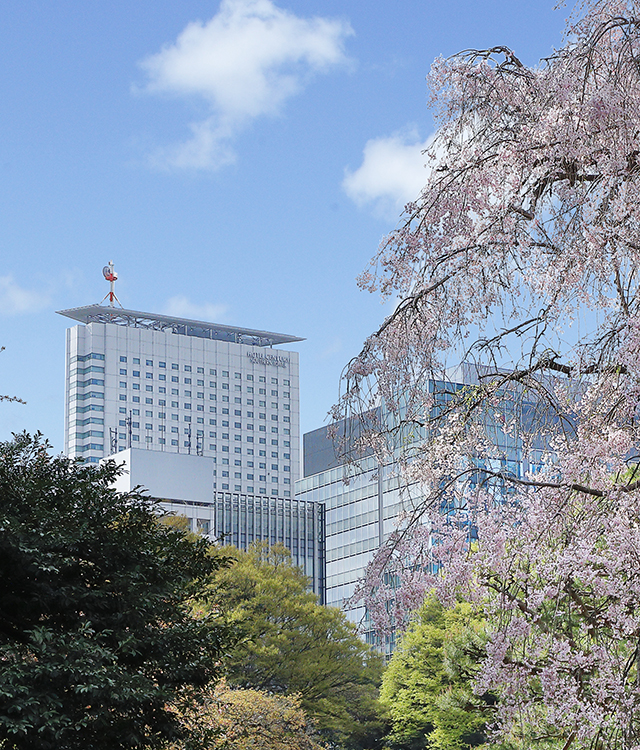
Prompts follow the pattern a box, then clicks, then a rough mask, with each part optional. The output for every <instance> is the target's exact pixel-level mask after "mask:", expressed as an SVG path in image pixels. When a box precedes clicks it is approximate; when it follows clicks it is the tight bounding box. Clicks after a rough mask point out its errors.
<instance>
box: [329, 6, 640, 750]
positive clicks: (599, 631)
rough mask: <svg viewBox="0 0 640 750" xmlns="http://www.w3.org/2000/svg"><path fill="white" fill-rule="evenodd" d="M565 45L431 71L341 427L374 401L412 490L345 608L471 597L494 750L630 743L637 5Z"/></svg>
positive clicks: (348, 376) (638, 598)
mask: <svg viewBox="0 0 640 750" xmlns="http://www.w3.org/2000/svg"><path fill="white" fill-rule="evenodd" d="M565 38H566V42H565V45H564V46H563V47H562V48H561V49H560V50H558V51H556V52H554V53H553V54H552V55H551V56H550V57H549V58H548V59H546V60H544V61H543V62H542V63H540V65H538V66H537V67H534V68H529V67H526V66H524V65H523V64H522V63H521V62H520V60H519V59H518V58H517V56H516V55H515V53H514V52H513V51H511V50H510V49H508V48H506V47H496V48H494V49H491V50H472V51H467V52H465V53H462V54H460V55H457V56H455V57H453V58H450V59H442V58H441V59H438V60H436V61H435V63H434V64H433V66H432V69H431V72H430V74H429V78H428V81H429V86H430V92H431V104H432V106H433V107H434V109H435V112H436V116H437V121H438V128H439V129H438V134H437V137H436V138H435V139H434V141H433V145H432V147H431V148H430V150H429V152H428V153H426V154H425V159H426V162H427V167H428V172H427V173H426V178H425V186H424V188H423V190H422V192H421V194H420V195H419V196H418V197H417V199H416V201H415V202H414V203H412V204H409V205H408V206H407V207H406V210H405V215H404V221H403V223H402V224H401V226H399V228H398V229H397V230H396V231H394V232H392V233H391V234H390V235H389V236H388V237H386V238H385V239H384V240H383V242H382V244H381V246H380V249H379V252H378V254H377V255H376V256H375V258H374V260H373V261H372V264H371V266H370V268H368V269H367V270H366V271H365V273H363V275H362V277H361V278H360V283H361V285H362V287H363V288H365V289H368V290H371V291H378V292H380V293H381V294H382V295H383V296H387V297H389V296H393V297H396V296H397V297H399V298H400V300H401V301H400V302H399V304H398V305H397V306H396V309H395V311H394V312H393V314H392V315H391V316H390V317H389V318H388V319H387V320H385V322H384V323H383V324H382V326H381V327H380V328H379V330H378V331H376V333H374V334H373V335H372V336H371V337H370V338H369V339H368V340H367V341H366V342H365V345H364V347H363V350H362V352H361V353H360V355H359V356H358V357H356V358H355V359H354V360H353V361H352V362H351V363H350V364H349V365H348V367H347V368H346V371H345V381H344V383H345V388H344V394H343V397H342V399H341V401H340V403H339V404H338V405H337V406H336V408H335V410H334V416H335V417H336V418H340V419H342V418H345V417H348V416H350V415H351V416H354V415H357V414H358V413H361V412H365V411H367V410H369V411H370V410H371V409H373V408H376V407H379V406H380V405H381V404H382V405H384V411H385V414H386V415H387V416H386V417H385V418H384V420H383V422H384V424H382V425H381V426H379V427H378V428H377V429H376V430H372V431H370V432H371V444H370V445H371V449H373V450H375V451H376V453H377V454H378V457H379V460H380V461H381V462H384V463H390V462H394V463H397V464H398V466H399V467H400V471H401V472H402V475H403V477H404V479H405V480H406V483H407V484H408V485H409V484H410V485H412V486H416V485H418V486H420V488H421V493H420V496H421V497H422V501H421V502H419V503H417V504H416V503H414V505H413V507H412V508H411V509H410V510H408V511H407V513H406V515H405V516H403V517H402V519H401V521H400V525H399V527H398V529H397V531H396V532H395V533H394V535H393V536H392V538H390V539H389V542H388V544H387V545H386V546H385V547H384V548H383V549H381V550H380V551H379V553H378V554H377V556H376V558H375V559H374V561H373V563H372V564H371V566H370V570H369V574H368V577H367V580H366V582H365V583H364V584H363V586H362V588H361V590H360V592H359V594H362V595H366V599H367V606H368V608H369V611H370V614H371V616H372V618H373V619H374V621H375V622H376V623H377V626H378V627H379V628H380V629H381V630H383V629H385V628H387V629H388V628H390V627H396V628H397V627H402V625H403V623H405V622H406V621H407V618H408V617H409V616H410V613H411V611H412V610H414V609H415V608H416V607H417V606H419V604H420V603H421V601H422V599H423V598H424V595H425V592H427V591H430V590H432V589H433V590H435V591H436V592H437V593H438V595H439V596H440V597H441V598H442V600H443V601H444V602H449V603H453V602H455V601H456V599H458V598H460V597H462V598H465V599H467V600H470V601H472V602H474V603H475V604H476V605H477V607H478V608H479V610H481V611H483V612H484V613H485V616H486V620H487V628H488V632H489V642H488V647H487V653H486V658H485V660H484V662H483V663H482V664H481V665H480V668H479V673H478V678H477V684H476V689H477V690H478V691H480V692H484V691H486V690H492V691H494V692H495V693H496V694H497V695H498V696H499V701H498V706H497V709H496V710H497V713H496V721H497V725H496V727H497V731H498V732H499V733H501V734H502V736H507V737H512V738H517V737H518V736H519V735H518V732H521V733H522V731H523V730H522V727H524V726H526V727H527V730H526V731H527V732H528V734H527V736H533V735H535V736H539V737H546V738H548V739H549V740H550V741H551V740H557V741H558V743H559V744H558V747H564V748H569V747H571V746H573V747H580V748H587V747H599V748H600V747H601V748H605V747H607V748H614V747H615V748H625V750H630V749H631V748H640V468H639V466H638V464H639V462H640V458H639V456H638V450H639V449H640V426H639V417H640V411H639V405H640V286H639V273H640V62H639V61H640V2H636V1H631V0H630V1H629V2H617V1H613V0H598V1H597V2H596V1H594V2H584V3H583V4H582V5H581V6H580V8H579V9H578V10H577V11H575V13H574V15H573V17H572V18H571V19H570V21H569V26H568V28H567V33H566V37H565ZM458 362H467V363H473V365H474V368H475V370H474V371H475V373H476V375H475V377H474V378H473V379H471V380H470V381H468V382H465V381H464V379H461V378H460V377H458V376H456V374H455V372H453V371H452V369H451V368H452V365H454V364H456V363H458ZM374 433H375V434H374ZM509 455H517V457H518V467H517V468H515V469H514V468H513V467H509V465H508V462H507V461H506V458H508V457H509ZM532 733H533V734H532ZM523 736H524V735H523Z"/></svg>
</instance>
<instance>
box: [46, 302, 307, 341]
mask: <svg viewBox="0 0 640 750" xmlns="http://www.w3.org/2000/svg"><path fill="white" fill-rule="evenodd" d="M58 314H59V315H65V316H66V317H67V318H72V319H73V320H77V321H79V322H80V323H85V324H86V323H112V324H114V325H119V326H127V327H129V328H146V329H148V330H153V331H171V332H172V333H176V334H179V335H182V336H196V337H198V338H203V339H215V340H217V341H229V342H232V343H234V344H247V345H249V346H263V347H271V346H276V345H277V344H290V343H292V342H294V341H304V339H303V338H299V337H298V336H289V335H288V334H286V333H271V332H270V331H257V330H254V329H251V328H239V327H237V326H228V325H223V324H221V323H207V322H205V321H203V320H188V319H186V318H176V317H174V316H173V315H159V314H157V313H147V312H140V311H138V310H125V309H123V308H117V307H105V306H103V305H85V306H84V307H72V308H70V309H69V310H58Z"/></svg>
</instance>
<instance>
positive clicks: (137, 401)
mask: <svg viewBox="0 0 640 750" xmlns="http://www.w3.org/2000/svg"><path fill="white" fill-rule="evenodd" d="M132 400H133V403H134V404H139V403H140V396H134V397H133V399H132Z"/></svg>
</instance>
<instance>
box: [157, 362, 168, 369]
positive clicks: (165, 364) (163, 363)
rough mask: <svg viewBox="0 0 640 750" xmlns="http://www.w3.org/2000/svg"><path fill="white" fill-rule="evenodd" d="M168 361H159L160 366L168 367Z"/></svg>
mask: <svg viewBox="0 0 640 750" xmlns="http://www.w3.org/2000/svg"><path fill="white" fill-rule="evenodd" d="M166 366H167V363H166V362H158V367H164V368H166Z"/></svg>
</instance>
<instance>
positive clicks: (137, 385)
mask: <svg viewBox="0 0 640 750" xmlns="http://www.w3.org/2000/svg"><path fill="white" fill-rule="evenodd" d="M133 390H134V391H139V390H140V383H134V384H133Z"/></svg>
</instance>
